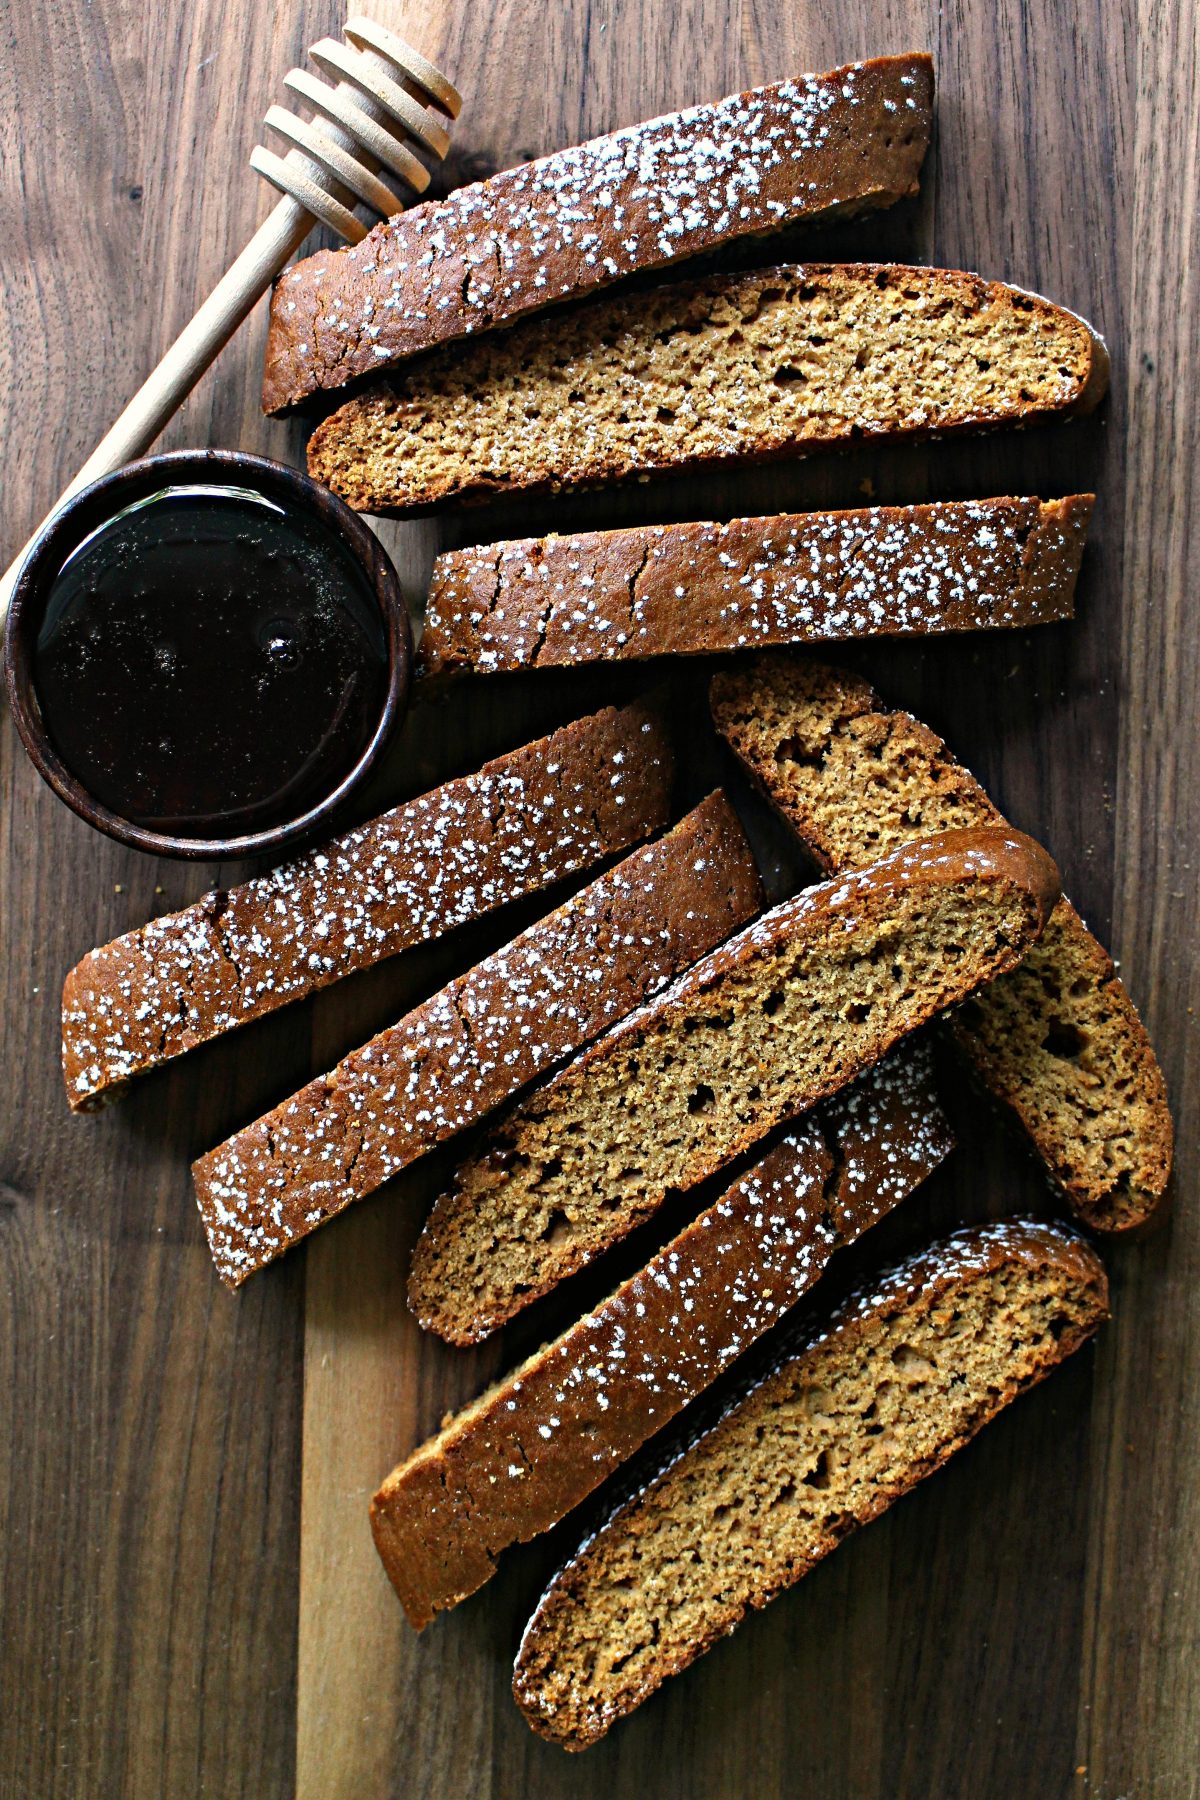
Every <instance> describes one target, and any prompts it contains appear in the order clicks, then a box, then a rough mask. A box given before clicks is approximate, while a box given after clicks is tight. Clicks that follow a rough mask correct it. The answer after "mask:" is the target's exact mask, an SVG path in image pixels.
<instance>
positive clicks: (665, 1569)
mask: <svg viewBox="0 0 1200 1800" xmlns="http://www.w3.org/2000/svg"><path fill="white" fill-rule="evenodd" d="M1107 1298H1108V1297H1107V1284H1106V1281H1105V1276H1104V1270H1103V1268H1102V1266H1101V1264H1100V1262H1099V1260H1098V1258H1097V1257H1096V1256H1095V1255H1094V1253H1093V1252H1092V1251H1091V1250H1090V1249H1089V1248H1088V1247H1087V1246H1086V1245H1085V1244H1084V1243H1083V1242H1082V1240H1080V1239H1076V1238H1073V1237H1069V1236H1068V1235H1067V1234H1066V1233H1063V1232H1060V1231H1058V1230H1056V1228H1054V1227H1053V1226H1046V1225H1040V1224H1033V1223H1024V1222H1021V1221H1013V1222H1011V1223H1008V1224H1001V1225H994V1226H986V1227H983V1228H974V1229H971V1230H967V1231H964V1232H960V1233H957V1234H956V1235H955V1236H953V1237H951V1238H950V1239H949V1240H947V1241H946V1242H945V1243H943V1244H941V1245H935V1246H934V1247H933V1248H932V1249H931V1250H929V1251H927V1252H925V1253H923V1254H922V1255H921V1256H919V1257H917V1258H915V1259H913V1260H912V1261H910V1262H908V1263H906V1264H902V1265H901V1266H900V1267H899V1268H898V1269H897V1270H895V1271H894V1272H893V1273H892V1274H891V1275H889V1276H885V1277H884V1278H883V1279H882V1280H881V1282H880V1283H879V1284H878V1286H876V1287H874V1288H872V1289H870V1290H868V1291H866V1292H865V1293H863V1294H861V1295H859V1296H857V1297H856V1298H855V1299H854V1300H852V1301H851V1302H850V1303H849V1304H848V1305H847V1306H846V1307H844V1308H843V1309H841V1310H840V1311H839V1312H838V1313H837V1314H835V1315H834V1317H833V1319H832V1320H831V1321H830V1323H829V1325H828V1327H827V1328H826V1329H825V1330H824V1331H823V1332H822V1333H820V1335H818V1336H817V1337H816V1338H815V1339H814V1340H813V1341H811V1342H810V1343H808V1344H807V1345H806V1346H805V1347H804V1348H802V1349H800V1350H799V1351H798V1352H797V1351H796V1350H794V1349H793V1350H792V1351H791V1352H790V1353H787V1354H785V1355H784V1356H783V1357H782V1359H781V1360H780V1361H779V1362H778V1364H777V1366H776V1367H775V1368H774V1369H773V1370H772V1371H771V1372H769V1373H768V1374H767V1375H766V1376H765V1377H762V1378H760V1379H759V1380H758V1381H757V1382H756V1383H755V1385H753V1386H752V1387H751V1388H750V1390H749V1392H747V1393H744V1394H743V1395H742V1396H741V1397H739V1398H737V1399H736V1400H735V1401H734V1402H733V1403H732V1404H731V1406H730V1407H729V1409H728V1410H727V1411H726V1412H725V1413H724V1415H723V1417H721V1418H720V1419H719V1420H718V1422H717V1423H716V1424H715V1425H712V1426H711V1427H710V1428H709V1429H708V1430H707V1431H705V1432H704V1433H703V1434H702V1435H700V1436H699V1437H698V1438H696V1439H694V1440H693V1441H692V1442H690V1443H686V1444H685V1446H684V1447H683V1448H682V1449H681V1450H677V1451H676V1452H675V1454H674V1456H673V1457H672V1458H671V1459H670V1460H668V1461H667V1463H666V1466H665V1467H662V1468H661V1471H660V1472H659V1473H658V1474H657V1475H656V1476H654V1477H652V1478H651V1479H650V1480H649V1482H648V1483H647V1485H645V1486H644V1487H642V1488H641V1490H640V1491H638V1492H636V1493H634V1494H633V1495H632V1496H631V1497H629V1498H627V1499H625V1500H624V1501H623V1502H622V1503H620V1504H619V1505H618V1507H617V1509H616V1510H615V1512H614V1513H613V1514H611V1516H610V1517H609V1518H608V1519H607V1520H606V1521H605V1522H604V1523H603V1524H602V1525H601V1527H600V1529H599V1530H598V1532H596V1533H595V1535H594V1536H593V1537H592V1538H591V1539H590V1540H589V1541H588V1542H586V1543H585V1544H584V1545H583V1546H582V1547H581V1549H580V1550H579V1551H578V1552H577V1554H576V1555H575V1556H574V1557H573V1558H572V1560H571V1561H570V1562H569V1563H568V1564H567V1565H566V1567H565V1568H564V1569H562V1570H561V1571H560V1572H559V1574H558V1575H557V1576H556V1577H555V1578H554V1580H553V1581H552V1582H551V1584H550V1587H549V1588H548V1589H547V1591H546V1593H545V1595H544V1596H543V1598H542V1600H541V1602H540V1604H539V1606H538V1608H537V1610H536V1611H535V1613H534V1615H533V1617H532V1619H531V1620H530V1622H529V1624H528V1626H527V1627H526V1630H525V1634H524V1637H523V1640H522V1644H521V1649H520V1652H519V1654H518V1657H517V1662H516V1668H515V1671H514V1677H513V1691H514V1694H515V1696H516V1699H517V1703H518V1705H519V1706H520V1707H521V1709H522V1711H523V1712H524V1713H525V1716H526V1718H527V1719H528V1721H529V1723H530V1725H531V1726H532V1727H533V1729H534V1730H535V1731H537V1732H539V1733H541V1734H542V1735H543V1736H545V1737H548V1738H550V1739H552V1740H553V1741H554V1742H556V1743H559V1744H561V1745H562V1746H563V1747H564V1748H565V1749H568V1750H581V1749H584V1748H586V1747H587V1745H589V1744H591V1743H594V1742H595V1741H596V1740H597V1739H598V1738H600V1737H602V1736H603V1735H604V1733H605V1732H606V1731H607V1730H608V1729H609V1728H610V1726H611V1725H612V1724H613V1723H614V1722H615V1721H616V1720H617V1719H619V1718H621V1717H623V1716H624V1715H626V1714H627V1713H629V1712H631V1711H633V1709H634V1708H635V1707H637V1706H638V1705H640V1704H641V1702H642V1701H643V1700H644V1699H646V1698H647V1696H648V1695H649V1694H651V1693H652V1692H653V1691H654V1690H655V1689H656V1688H657V1687H659V1686H660V1685H661V1683H662V1682H663V1681H664V1680H666V1679H667V1678H668V1677H669V1676H671V1675H674V1674H677V1673H679V1672H680V1671H681V1670H683V1669H685V1668H687V1667H688V1666H689V1665H690V1664H691V1663H692V1662H694V1661H695V1660H696V1659H697V1658H698V1657H699V1656H700V1655H702V1654H703V1653H704V1651H705V1650H707V1649H709V1648H710V1647H711V1646H712V1644H714V1643H715V1642H716V1641H717V1640H718V1638H720V1637H721V1636H723V1635H724V1634H726V1633H727V1632H729V1631H732V1630H733V1629H734V1627H735V1626H736V1625H737V1624H738V1623H739V1622H740V1621H741V1620H742V1619H743V1618H744V1617H745V1615H746V1613H747V1612H748V1611H750V1610H751V1609H752V1608H758V1607H762V1606H765V1605H767V1604H768V1602H769V1601H770V1600H772V1599H773V1598H774V1597H775V1596H776V1595H777V1594H778V1593H780V1592H781V1591H782V1590H783V1589H785V1588H787V1587H790V1586H791V1585H793V1584H794V1583H795V1582H796V1581H798V1580H799V1579H800V1578H801V1577H802V1576H803V1575H805V1574H806V1573H807V1572H808V1570H809V1569H811V1568H812V1567H813V1565H814V1564H815V1563H817V1562H819V1561H820V1559H821V1558H822V1557H823V1556H826V1555H828V1553H829V1552H830V1551H831V1550H833V1549H835V1548H836V1546H837V1545H838V1544H839V1543H840V1542H841V1541H842V1539H843V1538H845V1537H846V1536H848V1535H849V1534H850V1532H852V1531H853V1530H855V1529H856V1528H857V1527H858V1526H860V1525H863V1524H866V1523H867V1522H868V1521H869V1520H871V1519H873V1518H876V1517H877V1516H878V1515H879V1514H880V1513H882V1512H884V1511H885V1510H886V1509H887V1507H889V1506H890V1505H891V1504H892V1503H893V1501H895V1500H896V1499H898V1498H899V1497H900V1496H901V1495H902V1494H904V1493H906V1492H908V1491H909V1490H910V1489H911V1488H913V1487H914V1486H915V1485H916V1484H917V1482H918V1481H920V1480H922V1479H923V1478H924V1477H925V1476H926V1475H929V1474H932V1473H933V1472H934V1470H936V1469H937V1468H939V1467H940V1466H941V1464H942V1463H944V1462H945V1461H946V1460H947V1459H948V1458H949V1457H950V1456H951V1455H953V1453H954V1452H955V1451H956V1450H957V1449H959V1448H961V1446H962V1445H963V1444H965V1443H966V1442H967V1441H968V1440H969V1439H970V1438H971V1437H973V1436H974V1435H975V1433H976V1432H977V1431H979V1430H980V1429H981V1428H982V1426H983V1425H985V1424H986V1423H987V1422H988V1421H989V1420H990V1419H991V1418H993V1417H994V1416H995V1415H996V1413H998V1412H999V1411H1000V1410H1001V1409H1002V1408H1003V1407H1004V1406H1006V1405H1008V1404H1009V1403H1010V1402H1011V1401H1012V1400H1014V1399H1015V1398H1016V1397H1017V1395H1018V1394H1020V1393H1022V1392H1023V1391H1024V1390H1025V1389H1027V1388H1029V1387H1031V1386H1033V1385H1034V1384H1035V1383H1036V1382H1038V1381H1040V1380H1041V1379H1042V1378H1043V1377H1044V1376H1045V1375H1047V1374H1048V1373H1049V1372H1050V1370H1051V1369H1052V1368H1054V1367H1055V1366H1056V1365H1057V1364H1058V1363H1061V1362H1063V1361H1065V1360H1066V1358H1067V1357H1068V1356H1070V1355H1071V1354H1072V1353H1073V1352H1074V1351H1075V1350H1077V1349H1078V1348H1079V1347H1080V1346H1081V1345H1082V1344H1083V1343H1084V1342H1085V1341H1086V1340H1087V1338H1088V1337H1090V1336H1091V1334H1092V1333H1093V1332H1094V1331H1095V1330H1096V1329H1097V1327H1098V1326H1099V1325H1100V1324H1101V1323H1102V1322H1103V1320H1104V1319H1105V1318H1106V1317H1107V1311H1108V1305H1107Z"/></svg>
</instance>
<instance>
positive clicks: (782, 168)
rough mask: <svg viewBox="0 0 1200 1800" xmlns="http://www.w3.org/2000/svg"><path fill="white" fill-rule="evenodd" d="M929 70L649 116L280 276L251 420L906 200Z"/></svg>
mask: <svg viewBox="0 0 1200 1800" xmlns="http://www.w3.org/2000/svg"><path fill="white" fill-rule="evenodd" d="M932 120H933V61H932V58H931V57H929V56H928V55H923V54H912V55H906V56H881V57H875V58H873V59H872V60H871V61H869V62H862V63H850V64H848V65H847V66H846V67H844V68H840V69H833V70H831V71H830V72H829V73H828V74H826V75H798V76H796V77H795V78H794V79H792V80H791V81H783V82H778V83H775V84H774V85H772V86H770V87H759V88H752V89H750V90H749V92H747V93H744V94H731V95H730V96H729V97H728V98H727V99H724V100H719V101H717V102H716V104H715V105H703V106H693V107H690V108H688V109H687V111H685V112H678V113H670V114H668V115H667V116H666V117H665V118H660V119H651V120H649V121H647V122H646V123H645V124H641V125H633V126H629V127H627V128H626V129H625V130H623V131H617V132H614V133H612V134H611V135H609V136H607V137H601V138H594V139H592V140H591V142H589V143H586V144H581V145H579V146H577V147H576V148H573V149H570V150H560V151H557V152H556V153H554V154H553V155H550V156H545V157H542V158H540V159H539V160H538V161H536V162H530V163H523V164H521V165H520V166H519V167H518V168H515V169H505V170H503V171H502V172H501V173H500V174H498V175H493V176H492V177H490V178H489V179H488V180H486V181H479V182H473V183H472V184H471V185H470V186H469V187H464V188H459V189H458V190H457V191H456V192H455V193H452V194H450V195H449V196H448V197H447V198H446V199H445V200H434V201H427V202H425V203H424V204H423V205H420V206H413V207H410V208H409V209H408V210H407V211H406V212H402V213H398V214H397V215H396V216H395V217H394V218H391V219H387V220H385V221H384V222H383V223H382V224H380V225H377V226H376V227H375V229H374V230H373V231H371V232H369V233H368V235H367V237H366V238H365V239H364V240H363V242H362V243H361V244H357V245H355V246H354V247H353V248H351V249H348V250H321V251H318V252H317V254H316V255H315V256H309V257H306V258H305V259H304V260H303V261H302V262H299V263H297V264H296V265H295V267H294V268H291V269H288V270H287V271H285V273H284V274H283V275H282V276H281V277H280V279H279V281H278V283H277V284H276V287H275V290H274V293H273V295H272V298H271V319H270V325H269V328H268V332H267V349H266V363H265V366H264V369H263V393H262V403H263V410H264V411H265V412H279V411H282V410H283V409H284V408H285V407H288V406H291V405H294V404H296V403H297V402H298V401H300V400H303V399H304V398H305V397H306V396H307V395H310V394H313V393H315V392H318V391H319V390H321V389H331V388H332V389H336V388H340V387H343V386H344V385H345V384H346V383H347V382H349V381H353V380H355V379H357V378H359V377H361V376H364V375H372V374H377V373H378V372H379V371H380V370H381V369H386V368H388V367H390V366H391V365H393V364H396V363H399V362H402V361H403V360H404V359H405V358H407V357H409V356H412V355H414V354H415V353H416V352H418V351H423V350H429V349H432V348H433V346H434V345H436V344H441V343H445V342H446V341H447V340H449V339H453V338H461V337H465V336H469V335H472V334H475V333H478V332H481V331H490V330H492V329H494V327H496V326H498V325H506V324H510V323H511V322H512V321H513V320H514V319H518V318H520V317H522V316H523V315H524V314H527V313H530V312H534V311H539V310H541V309H542V308H543V307H546V306H549V305H551V304H553V303H555V302H561V301H563V300H567V299H570V298H571V297H572V296H575V295H582V294H587V293H590V292H592V291H593V290H594V289H596V288H599V287H603V286H606V285H607V284H608V283H609V282H612V281H615V280H617V279H619V278H620V277H621V276H624V275H629V274H632V273H633V272H634V271H636V270H644V269H656V268H660V267H662V266H663V265H665V264H667V263H675V262H679V261H681V260H682V259H683V258H685V257H688V256H694V255H696V254H697V253H698V252H700V251H705V250H711V249H713V248H714V247H715V246H716V245H718V244H722V243H728V242H732V241H734V240H736V239H738V238H741V237H746V236H749V235H754V234H756V233H759V232H764V231H778V230H779V229H781V227H783V226H785V225H790V224H795V223H797V222H799V221H805V222H808V223H814V224H815V223H819V222H822V221H824V220H827V219H831V218H835V217H839V216H847V215H849V214H851V213H856V212H860V211H862V210H864V209H865V208H870V207H881V206H891V205H892V204H893V203H894V202H895V201H897V200H900V199H903V198H904V197H905V196H906V195H908V194H913V193H915V192H916V190H917V175H918V172H919V170H920V167H921V163H922V161H923V160H924V156H925V151H926V148H927V147H928V144H929V133H930V128H931V125H932Z"/></svg>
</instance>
